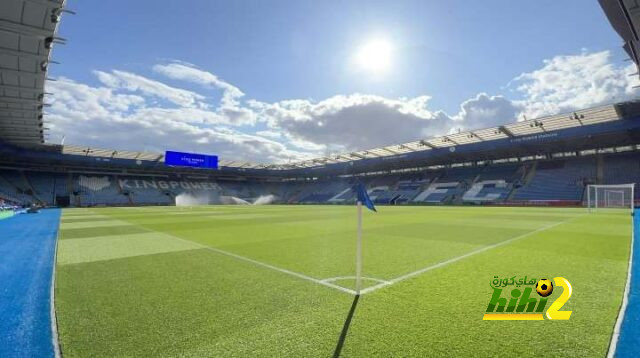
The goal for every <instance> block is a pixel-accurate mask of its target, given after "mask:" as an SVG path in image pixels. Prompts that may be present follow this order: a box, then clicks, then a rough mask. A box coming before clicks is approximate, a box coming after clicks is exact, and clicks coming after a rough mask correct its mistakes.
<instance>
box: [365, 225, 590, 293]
mask: <svg viewBox="0 0 640 358" xmlns="http://www.w3.org/2000/svg"><path fill="white" fill-rule="evenodd" d="M582 216H584V215H579V216H574V217H571V218H569V219H566V220H563V221H560V222H557V223H553V224H550V225H546V226H543V227H541V228H539V229H536V230H533V231H529V232H527V233H524V234H521V235H518V236H516V237H512V238H511V239H507V240H504V241H500V242H498V243H495V244H492V245H489V246H484V247H481V248H479V249H477V250H473V251H471V252H468V253H466V254H464V255H460V256H456V257H453V258H451V259H449V260H446V261H442V262H439V263H437V264H435V265H431V266H427V267H425V268H421V269H419V270H416V271H413V272H409V273H407V274H405V275H402V276H399V277H396V278H393V279H391V280H388V281H387V282H384V283H380V284H377V285H375V286H371V287H367V288H365V289H363V290H361V291H360V294H365V293H370V292H373V291H375V290H379V289H381V288H383V287H387V286H391V285H394V284H396V283H398V282H401V281H404V280H407V279H410V278H413V277H416V276H419V275H421V274H423V273H425V272H428V271H431V270H435V269H437V268H440V267H443V266H447V265H449V264H452V263H454V262H458V261H460V260H464V259H466V258H468V257H471V256H473V255H476V254H479V253H482V252H485V251H488V250H491V249H495V248H496V247H500V246H504V245H507V244H510V243H512V242H514V241H516V240H520V239H524V238H526V237H529V236H531V235H534V234H537V233H539V232H543V231H546V230H549V229H552V228H554V227H556V226H559V225H562V224H565V223H567V222H569V221H571V220H574V219H576V218H579V217H582Z"/></svg>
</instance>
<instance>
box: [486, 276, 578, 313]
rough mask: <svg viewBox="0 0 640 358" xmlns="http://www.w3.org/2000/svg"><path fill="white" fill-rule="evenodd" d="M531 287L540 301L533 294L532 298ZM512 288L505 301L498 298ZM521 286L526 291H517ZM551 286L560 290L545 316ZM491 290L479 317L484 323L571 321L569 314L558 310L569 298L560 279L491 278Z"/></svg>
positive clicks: (564, 281)
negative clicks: (489, 298) (509, 287)
mask: <svg viewBox="0 0 640 358" xmlns="http://www.w3.org/2000/svg"><path fill="white" fill-rule="evenodd" d="M554 283H555V285H554ZM534 284H535V290H536V293H537V294H538V295H539V296H540V298H537V297H535V294H533V295H532V293H533V287H531V286H533V285H534ZM512 285H513V286H516V288H513V289H512V290H511V294H510V295H509V297H502V293H503V291H504V290H505V288H506V287H507V286H512ZM521 286H529V287H524V289H522V290H521V289H520V287H521ZM554 286H557V287H561V288H562V293H561V294H560V295H559V296H558V297H557V298H556V299H555V300H554V301H553V302H552V303H551V306H549V308H548V309H547V310H546V312H545V308H546V307H547V302H548V300H549V296H551V294H553V292H554ZM491 288H493V294H492V296H491V300H490V301H489V305H488V306H487V310H486V312H485V314H484V316H483V317H482V319H483V320H485V321H516V320H518V321H520V320H523V321H538V320H544V318H545V317H546V318H547V319H550V320H568V319H569V318H570V317H571V312H572V311H561V310H560V309H561V308H562V306H564V305H565V303H567V301H568V300H569V298H570V297H571V294H572V289H571V283H569V281H568V280H567V279H566V278H564V277H555V278H554V279H553V281H552V280H548V279H545V278H543V279H540V280H538V281H537V282H536V280H535V279H530V280H528V279H527V276H525V277H524V279H523V278H520V279H518V280H516V278H515V276H513V277H511V278H510V279H509V278H505V279H500V278H498V276H494V279H493V280H492V281H491ZM532 296H533V297H532ZM543 313H544V314H543Z"/></svg>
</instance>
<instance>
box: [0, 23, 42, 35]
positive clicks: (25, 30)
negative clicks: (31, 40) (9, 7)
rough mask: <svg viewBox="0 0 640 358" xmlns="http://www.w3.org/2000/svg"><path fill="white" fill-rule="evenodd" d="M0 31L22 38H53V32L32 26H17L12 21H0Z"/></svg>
mask: <svg viewBox="0 0 640 358" xmlns="http://www.w3.org/2000/svg"><path fill="white" fill-rule="evenodd" d="M0 31H5V32H12V33H16V34H18V35H22V36H31V37H36V38H40V39H43V38H45V37H50V36H53V31H51V30H44V29H41V28H38V27H34V26H28V25H23V24H18V23H15V22H13V21H8V20H0Z"/></svg>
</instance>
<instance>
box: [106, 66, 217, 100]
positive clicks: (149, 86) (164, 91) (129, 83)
mask: <svg viewBox="0 0 640 358" xmlns="http://www.w3.org/2000/svg"><path fill="white" fill-rule="evenodd" d="M94 74H95V75H96V76H97V77H98V80H100V82H102V83H103V84H104V85H105V86H107V87H109V88H113V89H125V90H127V91H131V92H139V93H141V94H144V95H149V96H154V97H158V98H162V99H166V100H168V101H170V102H172V103H174V104H177V105H179V106H182V107H194V106H196V105H197V103H198V102H199V101H203V100H204V99H205V97H204V96H202V95H200V94H197V93H195V92H192V91H188V90H185V89H180V88H175V87H171V86H168V85H166V84H164V83H162V82H158V81H155V80H152V79H149V78H146V77H143V76H140V75H136V74H133V73H130V72H125V71H119V70H113V71H111V73H107V72H103V71H94Z"/></svg>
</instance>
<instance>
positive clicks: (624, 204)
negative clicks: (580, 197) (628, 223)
mask: <svg viewBox="0 0 640 358" xmlns="http://www.w3.org/2000/svg"><path fill="white" fill-rule="evenodd" d="M634 191H635V184H613V185H588V186H587V208H588V209H589V212H592V211H597V210H598V209H605V208H607V209H627V210H630V211H631V212H633V204H634V194H635V193H634Z"/></svg>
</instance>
